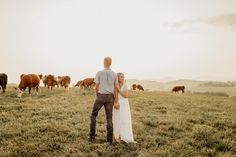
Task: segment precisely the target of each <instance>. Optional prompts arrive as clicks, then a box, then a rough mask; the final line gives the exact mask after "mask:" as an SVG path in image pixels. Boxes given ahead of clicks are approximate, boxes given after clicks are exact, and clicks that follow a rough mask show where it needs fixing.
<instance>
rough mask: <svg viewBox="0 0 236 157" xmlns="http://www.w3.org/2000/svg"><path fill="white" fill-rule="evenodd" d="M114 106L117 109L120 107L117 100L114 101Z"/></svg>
mask: <svg viewBox="0 0 236 157" xmlns="http://www.w3.org/2000/svg"><path fill="white" fill-rule="evenodd" d="M114 108H115V109H116V110H119V109H120V105H119V104H118V103H117V102H114Z"/></svg>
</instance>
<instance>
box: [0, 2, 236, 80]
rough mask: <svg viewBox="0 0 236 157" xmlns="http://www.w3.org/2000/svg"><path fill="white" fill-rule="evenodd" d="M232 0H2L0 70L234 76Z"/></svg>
mask: <svg viewBox="0 0 236 157" xmlns="http://www.w3.org/2000/svg"><path fill="white" fill-rule="evenodd" d="M235 6H236V1H235V0H119V1H114V0H99V1H98V0H86V1H84V0H21V1H19V0H0V59H1V60H0V73H1V72H4V73H6V74H8V77H9V82H14V83H18V82H19V79H20V77H19V76H20V74H23V73H24V74H27V73H36V74H41V73H42V74H43V75H46V74H54V75H70V76H71V77H72V82H73V83H75V82H77V81H78V80H80V79H83V78H85V77H94V76H95V75H96V72H97V71H99V70H101V69H103V58H104V57H106V56H110V57H112V58H113V65H112V69H113V70H114V71H116V72H124V73H125V75H126V78H127V79H140V80H141V79H145V80H147V79H150V80H157V81H167V80H169V79H197V80H219V81H226V80H236V70H235V67H236V9H235Z"/></svg>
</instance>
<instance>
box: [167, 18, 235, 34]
mask: <svg viewBox="0 0 236 157" xmlns="http://www.w3.org/2000/svg"><path fill="white" fill-rule="evenodd" d="M193 24H207V25H211V26H216V27H223V28H227V29H230V30H233V31H236V14H223V15H219V16H212V17H207V18H197V19H191V20H182V21H179V22H175V23H172V24H167V25H168V26H169V27H171V28H177V29H178V28H182V27H185V26H190V25H193Z"/></svg>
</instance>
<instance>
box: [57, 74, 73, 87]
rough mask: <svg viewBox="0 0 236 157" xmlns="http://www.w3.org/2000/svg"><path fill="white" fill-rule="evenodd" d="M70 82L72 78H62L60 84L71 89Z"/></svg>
mask: <svg viewBox="0 0 236 157" xmlns="http://www.w3.org/2000/svg"><path fill="white" fill-rule="evenodd" d="M70 81H71V79H70V76H61V78H60V80H59V83H60V85H61V86H62V87H64V88H67V89H69V85H70Z"/></svg>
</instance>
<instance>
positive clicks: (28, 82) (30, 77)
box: [15, 74, 40, 98]
mask: <svg viewBox="0 0 236 157" xmlns="http://www.w3.org/2000/svg"><path fill="white" fill-rule="evenodd" d="M39 84H40V78H39V76H38V75H36V74H27V75H25V74H24V75H22V77H21V80H20V84H19V86H18V88H15V90H16V93H17V96H18V97H19V98H20V97H21V96H22V94H23V93H24V91H25V89H26V88H27V87H28V89H29V94H31V93H30V91H31V88H36V92H37V94H38V91H39Z"/></svg>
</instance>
